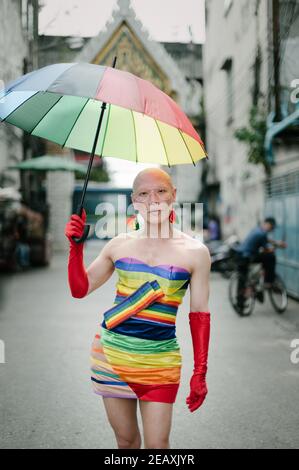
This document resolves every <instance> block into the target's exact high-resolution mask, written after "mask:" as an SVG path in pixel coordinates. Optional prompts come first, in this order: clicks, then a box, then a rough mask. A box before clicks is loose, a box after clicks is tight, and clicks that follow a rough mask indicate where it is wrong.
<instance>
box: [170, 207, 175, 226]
mask: <svg viewBox="0 0 299 470" xmlns="http://www.w3.org/2000/svg"><path fill="white" fill-rule="evenodd" d="M175 218H176V213H175V211H174V209H171V211H170V214H169V222H170V223H171V224H173V223H174V222H175Z"/></svg>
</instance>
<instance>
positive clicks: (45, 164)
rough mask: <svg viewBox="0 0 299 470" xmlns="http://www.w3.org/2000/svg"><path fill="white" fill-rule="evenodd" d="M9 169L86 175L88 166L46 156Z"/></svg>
mask: <svg viewBox="0 0 299 470" xmlns="http://www.w3.org/2000/svg"><path fill="white" fill-rule="evenodd" d="M8 169H10V170H13V169H18V170H31V171H79V172H81V173H86V166H84V165H80V164H79V163H76V162H73V161H71V160H68V159H67V158H65V157H61V156H58V155H55V156H54V155H44V156H42V157H36V158H31V159H29V160H25V161H23V162H20V163H18V164H17V165H12V166H9V167H8Z"/></svg>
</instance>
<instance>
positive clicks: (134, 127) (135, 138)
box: [130, 109, 138, 163]
mask: <svg viewBox="0 0 299 470" xmlns="http://www.w3.org/2000/svg"><path fill="white" fill-rule="evenodd" d="M130 111H131V115H132V121H133V129H134V140H135V153H136V163H137V162H138V154H137V136H136V124H135V119H134V114H133V111H132V109H130Z"/></svg>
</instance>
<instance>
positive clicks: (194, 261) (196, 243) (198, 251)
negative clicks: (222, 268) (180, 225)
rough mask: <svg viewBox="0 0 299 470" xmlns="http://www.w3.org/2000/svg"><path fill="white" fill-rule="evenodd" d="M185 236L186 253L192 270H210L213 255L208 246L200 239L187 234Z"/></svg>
mask: <svg viewBox="0 0 299 470" xmlns="http://www.w3.org/2000/svg"><path fill="white" fill-rule="evenodd" d="M185 235H186V238H185V240H186V241H185V243H186V253H187V254H188V258H189V260H190V265H191V266H192V271H197V270H199V269H200V270H202V269H204V270H210V268H211V256H210V251H209V249H208V247H207V246H206V245H205V244H204V243H203V242H202V241H201V240H199V239H197V238H193V237H191V236H189V235H187V234H185Z"/></svg>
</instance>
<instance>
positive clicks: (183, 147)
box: [0, 58, 207, 242]
mask: <svg viewBox="0 0 299 470" xmlns="http://www.w3.org/2000/svg"><path fill="white" fill-rule="evenodd" d="M115 62H116V58H115V60H114V64H113V67H107V66H101V65H95V64H89V63H60V64H53V65H49V66H46V67H43V68H40V69H38V70H36V71H33V72H30V73H27V74H26V75H23V76H22V77H20V78H19V79H17V80H15V81H13V82H12V83H10V84H8V85H7V86H6V87H5V88H4V89H2V90H0V120H1V121H5V122H8V123H10V124H13V125H15V126H17V127H20V128H21V129H23V130H24V131H26V132H27V133H29V134H32V135H34V136H38V137H43V138H45V139H48V140H50V141H52V142H55V143H57V144H59V145H61V146H62V147H65V146H66V147H70V148H73V149H77V150H82V151H85V152H90V153H91V158H90V161H89V165H88V170H87V174H86V178H85V182H84V188H83V191H82V197H81V202H80V204H79V206H78V208H77V211H76V212H77V214H78V215H81V213H82V209H83V202H84V197H85V192H86V187H87V182H88V179H89V175H90V170H91V166H92V161H93V157H94V155H95V154H96V155H99V156H101V157H117V158H122V159H125V160H130V161H135V162H136V163H137V162H142V163H155V164H160V165H168V166H169V167H170V166H173V165H179V164H191V163H192V164H193V165H195V163H196V162H197V161H198V160H200V159H202V158H207V153H206V151H205V148H204V144H203V142H202V140H201V138H200V136H199V135H198V133H197V132H196V131H195V129H194V127H193V125H192V124H191V122H190V120H189V119H188V118H187V116H186V115H185V113H184V112H183V111H182V110H181V109H180V107H179V106H178V105H177V104H176V102H175V101H174V100H172V99H171V98H170V97H169V96H168V95H167V94H166V93H164V92H163V91H161V90H159V89H158V88H157V87H155V86H154V85H153V84H152V83H150V82H149V81H146V80H143V79H141V78H139V77H137V76H136V75H134V74H132V73H129V72H125V71H122V70H118V69H115ZM85 229H86V230H85V232H84V235H83V237H81V239H76V241H77V242H82V241H83V240H85V238H86V237H87V234H88V231H89V226H88V225H86V226H85Z"/></svg>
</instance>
